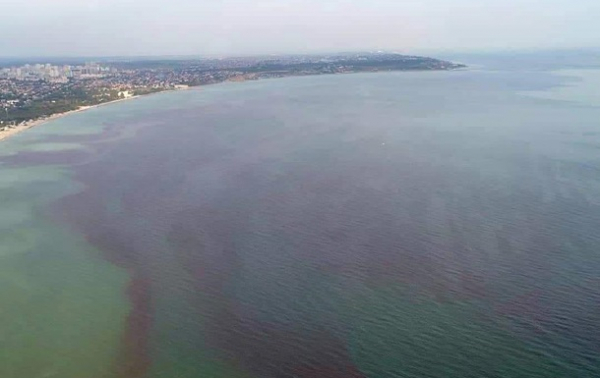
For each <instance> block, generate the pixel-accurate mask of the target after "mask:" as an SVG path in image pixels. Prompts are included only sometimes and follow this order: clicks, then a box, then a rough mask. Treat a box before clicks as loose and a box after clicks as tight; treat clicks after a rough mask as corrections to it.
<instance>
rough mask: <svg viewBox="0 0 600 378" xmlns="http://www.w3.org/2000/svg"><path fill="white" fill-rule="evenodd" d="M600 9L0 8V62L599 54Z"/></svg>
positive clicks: (565, 0) (589, 5) (294, 1)
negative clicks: (326, 54) (381, 53)
mask: <svg viewBox="0 0 600 378" xmlns="http://www.w3.org/2000/svg"><path fill="white" fill-rule="evenodd" d="M599 18H600V0H408V1H402V0H208V1H207V0H0V56H45V55H53V56H58V55H61V56H65V55H69V56H75V55H77V56H79V55H86V56H90V55H91V56H100V55H206V54H227V55H231V54H254V53H285V52H308V51H345V50H376V49H385V50H396V51H402V52H419V51H427V50H431V51H435V50H479V49H485V50H496V49H503V50H504V49H530V48H535V49H542V48H578V47H600V22H599Z"/></svg>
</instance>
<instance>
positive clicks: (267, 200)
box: [0, 69, 600, 378]
mask: <svg viewBox="0 0 600 378" xmlns="http://www.w3.org/2000/svg"><path fill="white" fill-rule="evenodd" d="M597 77H598V76H597V74H596V73H595V71H576V72H573V71H567V72H547V71H534V70H529V69H513V70H511V71H502V70H494V71H487V70H485V69H476V70H475V69H473V70H466V71H457V72H424V73H385V74H358V75H341V76H323V77H307V78H290V79H282V80H265V81H259V82H251V83H243V84H224V85H217V86H212V87H205V88H202V89H199V90H191V91H185V92H176V93H163V94H158V95H153V96H148V97H145V98H141V99H137V100H133V101H130V102H124V103H119V104H115V105H111V106H107V107H103V108H98V109H94V110H91V111H89V112H84V113H80V114H76V115H74V116H72V117H66V118H64V119H60V120H58V121H56V122H53V123H50V124H47V125H45V126H43V127H39V128H36V129H33V130H31V131H30V132H27V133H23V134H21V135H19V136H17V137H15V138H13V139H11V140H9V141H7V142H6V143H3V145H2V148H3V149H2V152H1V153H0V162H1V163H2V165H1V166H0V198H1V199H2V203H3V210H4V211H3V212H2V215H0V236H1V237H2V246H1V247H0V259H2V264H0V266H1V268H0V280H1V281H2V282H3V284H2V285H0V298H1V299H2V300H1V301H0V303H2V308H1V309H2V312H0V317H2V322H1V323H0V324H2V325H1V326H0V335H2V336H3V338H2V341H3V342H2V345H8V346H9V347H8V350H10V351H11V353H10V354H8V356H9V357H8V358H6V357H4V356H5V355H7V354H2V355H1V357H0V358H2V361H0V362H2V363H0V366H1V367H0V369H4V370H0V373H2V374H0V375H2V376H3V377H4V376H6V377H11V378H12V377H23V376H49V377H51V376H56V377H59V376H60V377H81V376H94V374H96V375H95V376H98V377H198V376H201V377H331V378H335V377H483V376H485V377H565V376H577V377H595V376H598V375H599V374H600V370H599V369H600V360H599V357H598V354H597V353H596V352H597V350H598V347H599V346H600V334H599V333H598V329H597V327H596V324H597V323H598V321H599V320H600V307H598V303H600V301H599V299H600V285H599V284H598V283H600V274H599V272H600V270H599V268H600V254H599V253H598V251H599V250H600V249H599V247H600V239H599V238H598V236H597V235H596V234H597V229H598V226H600V200H599V198H600V197H599V194H600V179H599V177H600V175H598V172H599V171H598V170H599V168H598V167H600V165H599V163H600V148H599V147H600V125H599V124H598V120H599V119H600V118H599V117H598V116H599V115H600V108H599V107H598V104H597V103H596V100H595V98H594V97H593V96H590V95H589V94H590V93H593V91H590V90H589V88H591V87H593V85H594V84H593V83H594V80H596V79H595V78H597ZM5 303H8V304H9V305H8V306H6V305H4V304H5ZM9 331H10V332H9ZM5 335H8V336H5ZM73 356H74V357H75V358H72V357H73Z"/></svg>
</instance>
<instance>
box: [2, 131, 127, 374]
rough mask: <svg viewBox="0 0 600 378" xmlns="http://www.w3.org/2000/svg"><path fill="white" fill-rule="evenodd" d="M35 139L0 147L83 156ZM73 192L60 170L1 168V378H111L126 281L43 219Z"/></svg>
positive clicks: (66, 173) (123, 314)
mask: <svg viewBox="0 0 600 378" xmlns="http://www.w3.org/2000/svg"><path fill="white" fill-rule="evenodd" d="M37 137H38V135H36V133H26V134H23V135H19V136H18V137H15V138H14V139H12V140H7V141H5V142H3V143H2V146H1V147H2V148H3V151H4V153H5V154H7V155H8V154H14V153H16V152H19V151H40V150H44V151H49V150H53V151H61V150H64V149H65V148H68V149H71V148H73V147H74V146H75V147H76V148H82V146H77V145H74V144H68V145H62V144H60V145H53V144H45V143H37V142H36V141H35V140H36V139H37ZM79 190H81V185H80V184H77V183H76V182H74V181H73V180H72V179H71V176H70V174H69V171H68V169H66V168H63V167H59V166H35V165H30V166H26V167H22V168H19V167H10V168H9V167H0V203H1V204H2V211H1V212H0V240H1V243H0V345H1V347H0V349H1V353H0V377H3V378H24V377H45V378H46V377H61V378H63V377H64V378H81V377H91V378H96V377H97V378H106V377H114V376H115V370H116V368H117V358H118V356H119V354H120V352H121V344H122V337H123V336H122V334H123V329H124V327H125V320H126V317H127V315H128V313H129V309H130V305H129V302H128V299H127V298H126V295H125V288H126V285H127V283H128V280H129V277H128V274H127V273H126V272H125V271H124V270H123V269H120V268H118V267H116V266H114V265H112V264H110V263H108V262H106V261H105V260H104V259H103V258H102V256H101V252H100V251H99V250H97V249H96V248H94V247H93V246H91V245H89V243H87V241H86V240H85V239H84V238H83V236H82V235H80V234H77V233H74V232H72V231H70V230H69V229H68V228H67V226H66V225H61V224H58V223H56V222H55V221H53V220H52V219H51V218H50V217H49V216H48V214H47V213H46V211H45V209H46V207H47V205H49V204H50V203H52V202H53V201H56V200H58V199H60V198H62V197H64V196H67V195H69V194H73V193H76V192H78V191H79Z"/></svg>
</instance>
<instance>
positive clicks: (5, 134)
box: [0, 91, 165, 142]
mask: <svg viewBox="0 0 600 378" xmlns="http://www.w3.org/2000/svg"><path fill="white" fill-rule="evenodd" d="M163 92H165V91H163ZM149 94H150V93H149ZM141 96H146V95H137V96H131V97H127V98H120V99H118V100H113V101H107V102H102V103H100V104H96V105H89V106H80V107H79V108H78V109H74V110H69V111H68V112H63V113H56V114H52V115H51V116H49V117H46V118H41V119H36V120H34V121H28V122H24V123H22V124H20V125H18V126H16V127H13V128H10V129H8V130H4V131H0V142H3V141H4V140H6V139H8V138H10V137H12V136H15V135H17V134H20V133H22V132H23V131H26V130H29V129H32V128H34V127H37V126H40V125H43V124H45V123H46V122H50V121H54V120H56V119H59V118H62V117H66V116H68V115H71V114H74V113H79V112H83V111H86V110H90V109H94V108H99V107H101V106H104V105H110V104H114V103H117V102H121V101H128V100H133V99H135V98H139V97H141Z"/></svg>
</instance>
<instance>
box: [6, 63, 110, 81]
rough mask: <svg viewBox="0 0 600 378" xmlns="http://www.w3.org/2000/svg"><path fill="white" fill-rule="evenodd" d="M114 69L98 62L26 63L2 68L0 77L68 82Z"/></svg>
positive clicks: (108, 72) (106, 72)
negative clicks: (79, 64)
mask: <svg viewBox="0 0 600 378" xmlns="http://www.w3.org/2000/svg"><path fill="white" fill-rule="evenodd" d="M111 71H113V70H112V69H111V68H109V67H103V66H100V65H99V64H96V63H86V64H85V65H83V66H71V65H60V66H54V65H51V64H25V65H23V66H19V67H8V68H1V69H0V79H12V80H17V81H40V80H41V81H47V82H53V83H66V82H68V81H69V79H71V78H76V79H85V78H98V77H103V76H106V75H108V74H110V73H111Z"/></svg>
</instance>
